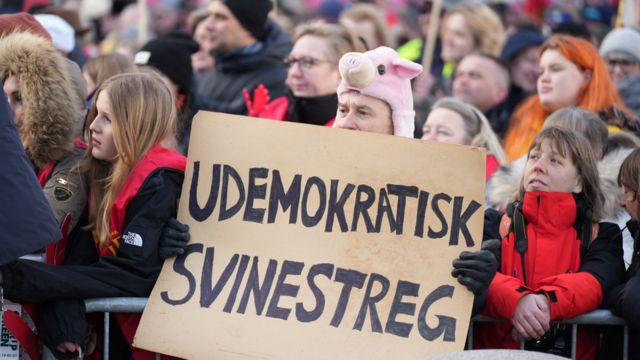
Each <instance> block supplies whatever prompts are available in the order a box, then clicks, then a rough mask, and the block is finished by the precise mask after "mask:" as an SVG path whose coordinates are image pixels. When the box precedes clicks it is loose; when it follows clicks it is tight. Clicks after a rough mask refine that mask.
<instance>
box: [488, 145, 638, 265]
mask: <svg viewBox="0 0 640 360" xmlns="http://www.w3.org/2000/svg"><path fill="white" fill-rule="evenodd" d="M631 151H633V149H632V148H620V149H617V150H614V151H612V152H609V153H607V154H606V155H605V156H604V158H603V159H602V160H600V161H599V162H598V174H600V189H601V190H602V193H603V194H604V196H605V201H604V204H603V208H602V214H603V219H605V221H610V222H614V223H616V224H617V225H618V226H619V227H620V228H624V226H625V223H626V222H627V221H628V220H629V216H628V214H627V213H626V211H625V210H624V209H623V208H622V206H620V196H621V195H622V189H621V188H620V187H619V186H618V172H619V171H620V166H621V165H622V162H623V161H624V159H625V158H626V157H627V156H628V155H629V154H630V153H631ZM526 163H527V158H526V156H523V157H521V158H519V159H517V160H515V161H513V162H512V163H510V164H508V165H505V166H502V167H500V168H499V169H498V171H496V173H495V174H494V175H493V177H492V178H491V179H490V180H489V182H488V183H487V205H488V206H489V207H492V208H495V209H500V210H504V209H506V207H507V204H509V203H510V202H512V201H513V200H514V196H515V194H516V193H517V192H518V187H519V186H520V180H521V179H522V175H523V173H524V167H525V165H526ZM623 248H624V259H625V263H626V264H629V263H630V262H631V253H632V251H633V238H632V237H631V234H630V233H629V232H628V231H624V232H623Z"/></svg>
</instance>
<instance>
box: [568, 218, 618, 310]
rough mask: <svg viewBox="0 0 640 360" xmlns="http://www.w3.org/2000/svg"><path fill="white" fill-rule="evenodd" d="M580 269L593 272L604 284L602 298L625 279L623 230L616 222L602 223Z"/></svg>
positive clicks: (601, 283) (602, 284)
mask: <svg viewBox="0 0 640 360" xmlns="http://www.w3.org/2000/svg"><path fill="white" fill-rule="evenodd" d="M578 271H584V272H588V273H590V274H592V275H593V276H595V278H596V279H597V280H598V282H599V283H600V286H602V298H603V299H607V297H608V296H609V293H610V292H611V291H612V290H613V289H614V288H615V287H616V286H618V285H619V284H621V283H622V282H623V281H624V274H625V269H624V261H623V257H622V232H621V231H620V228H619V227H618V225H616V224H612V223H606V222H603V223H600V226H599V230H598V236H597V237H596V239H595V240H593V241H592V242H591V244H590V245H589V249H588V250H587V253H586V254H585V256H584V259H582V265H581V266H580V269H579V270H578Z"/></svg>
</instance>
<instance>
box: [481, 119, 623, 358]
mask: <svg viewBox="0 0 640 360" xmlns="http://www.w3.org/2000/svg"><path fill="white" fill-rule="evenodd" d="M602 203H603V195H602V192H601V190H600V185H599V178H598V172H597V168H596V161H595V158H594V155H593V151H592V150H591V147H590V146H589V143H588V142H587V141H586V139H585V138H583V137H582V136H581V135H578V134H577V133H575V132H572V131H571V130H566V129H560V128H548V129H545V130H543V131H542V132H541V133H540V134H538V136H536V138H535V139H534V141H533V143H532V145H531V146H530V148H529V152H528V158H527V163H526V165H525V171H524V175H523V177H522V180H521V183H520V191H519V195H518V197H517V201H516V202H515V203H514V204H513V206H510V211H508V213H509V215H508V216H504V217H502V221H500V217H493V219H497V220H498V223H499V224H498V223H496V222H495V221H494V222H493V223H492V222H491V221H489V222H487V223H485V234H489V233H491V232H492V229H500V230H499V231H493V233H494V234H491V235H489V236H498V235H497V234H496V233H500V235H501V236H500V237H501V238H502V248H501V261H500V264H501V266H500V270H499V272H498V273H497V274H496V276H495V277H494V279H493V281H492V282H491V285H490V286H489V291H488V294H487V300H486V303H485V307H484V310H483V314H485V315H488V316H491V317H494V318H498V319H502V320H506V321H507V322H505V323H492V324H484V325H483V326H482V329H478V330H479V331H478V332H477V333H476V334H478V339H477V340H478V342H477V344H480V346H481V347H488V348H518V346H519V344H518V343H519V342H520V341H525V342H526V343H525V344H526V345H525V348H527V349H531V350H539V351H545V352H551V353H556V354H562V355H568V352H569V351H570V348H571V335H570V329H569V328H566V329H565V328H563V327H562V326H561V325H557V324H555V323H554V322H557V321H562V320H567V319H571V318H573V317H575V316H578V315H581V314H584V313H586V312H589V311H592V310H595V309H596V308H597V307H598V306H599V305H600V303H601V302H602V300H603V298H605V297H606V295H607V293H608V292H609V291H610V290H611V289H612V288H613V287H614V286H616V285H618V284H619V283H620V282H621V281H622V279H623V276H624V264H623V261H622V237H621V235H620V229H619V228H618V226H617V225H615V224H611V223H598V221H599V220H600V215H601V209H602ZM487 218H491V216H488V217H487ZM502 235H504V236H502ZM592 336H593V334H589V333H587V332H586V331H579V333H578V354H577V356H578V357H577V358H578V359H591V358H594V357H595V350H596V349H595V346H596V345H597V338H596V337H595V336H593V337H592Z"/></svg>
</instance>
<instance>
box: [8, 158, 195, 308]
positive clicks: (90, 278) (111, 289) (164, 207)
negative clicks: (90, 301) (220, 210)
mask: <svg viewBox="0 0 640 360" xmlns="http://www.w3.org/2000/svg"><path fill="white" fill-rule="evenodd" d="M182 177H183V176H182V174H181V173H178V172H175V171H171V170H166V169H162V170H158V171H157V172H156V173H154V174H153V175H152V176H150V177H149V178H148V179H147V181H146V182H145V183H144V184H143V186H142V187H141V189H140V191H139V192H138V194H137V195H136V196H135V197H134V198H133V199H132V201H131V203H130V204H129V207H128V208H127V213H126V216H125V226H124V229H123V232H122V233H123V239H122V242H121V246H120V248H119V249H118V251H117V254H116V256H102V257H99V258H98V259H97V261H95V262H93V263H91V264H88V265H68V266H67V265H65V266H52V265H49V264H44V263H38V262H33V261H28V260H18V261H16V262H14V263H12V264H11V265H7V266H4V267H3V268H2V276H3V287H4V295H5V297H7V298H8V299H10V300H13V301H17V302H24V303H41V302H47V301H55V300H65V299H87V298H96V297H118V296H148V295H149V293H150V292H151V289H152V287H153V285H154V283H155V281H156V278H157V277H158V274H159V273H160V269H161V267H162V263H163V260H162V259H160V257H159V255H158V245H159V242H160V237H161V235H162V229H163V227H164V225H165V223H166V221H167V219H168V218H169V217H175V216H176V208H177V199H178V196H179V194H180V188H181V184H182ZM85 239H88V240H86V241H91V242H92V241H93V240H92V239H91V238H90V237H87V236H85ZM82 244H83V245H84V246H85V247H87V244H86V242H83V243H82ZM70 253H73V250H72V251H70ZM69 255H70V254H69ZM75 263H76V264H77V263H82V262H81V261H76V262H75Z"/></svg>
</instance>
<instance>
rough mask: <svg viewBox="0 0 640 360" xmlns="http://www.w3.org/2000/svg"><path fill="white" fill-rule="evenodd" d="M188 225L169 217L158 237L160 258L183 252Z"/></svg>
mask: <svg viewBox="0 0 640 360" xmlns="http://www.w3.org/2000/svg"><path fill="white" fill-rule="evenodd" d="M189 238H190V236H189V225H187V224H183V223H181V222H180V221H178V220H177V219H175V218H170V219H169V221H167V224H166V225H165V226H164V229H163V230H162V237H161V238H160V249H159V250H158V254H159V255H160V258H162V259H167V258H170V257H174V256H178V255H181V254H182V253H184V250H185V249H186V248H187V242H188V241H189Z"/></svg>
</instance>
